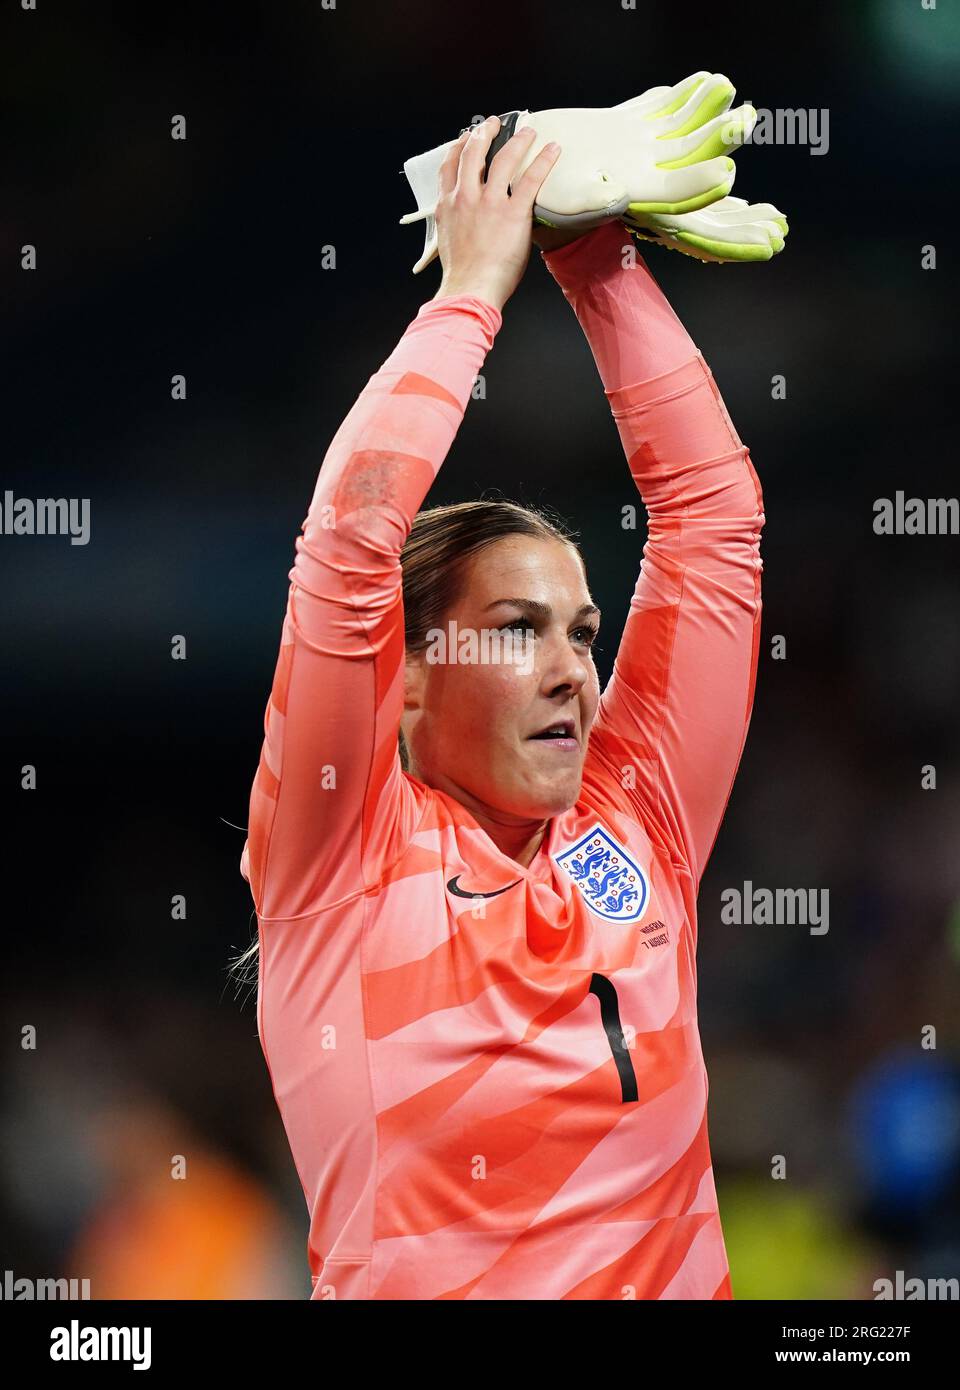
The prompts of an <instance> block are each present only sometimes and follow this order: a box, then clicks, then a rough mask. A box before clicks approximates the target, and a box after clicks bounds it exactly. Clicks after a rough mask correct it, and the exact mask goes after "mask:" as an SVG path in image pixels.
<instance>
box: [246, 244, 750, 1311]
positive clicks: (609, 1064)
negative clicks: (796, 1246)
mask: <svg viewBox="0 0 960 1390" xmlns="http://www.w3.org/2000/svg"><path fill="white" fill-rule="evenodd" d="M626 240H627V238H626V236H625V234H624V232H623V229H622V227H620V226H619V224H608V225H607V226H604V227H601V228H598V229H596V230H595V231H594V232H592V233H590V234H588V235H586V236H584V237H582V238H580V239H579V240H578V241H576V242H574V243H571V244H569V245H568V246H566V247H564V248H562V249H560V250H558V251H556V252H552V253H550V254H549V255H547V256H545V257H544V258H543V259H544V260H545V262H546V264H547V266H548V268H549V270H550V271H551V273H552V274H553V276H554V278H555V279H556V280H557V281H558V283H559V284H560V286H561V288H562V290H563V293H564V294H565V295H566V297H567V299H568V301H569V302H570V304H571V305H572V307H573V309H574V312H575V313H576V315H577V317H578V320H579V322H580V324H581V326H582V328H583V330H584V332H585V334H586V336H587V339H588V341H589V344H590V347H591V349H592V351H593V355H594V359H595V361H596V364H597V368H598V371H599V373H600V377H601V380H602V382H603V386H604V390H605V394H606V397H607V399H608V401H609V403H610V408H611V411H612V414H613V418H614V420H615V422H616V425H617V429H618V431H619V434H620V439H621V441H622V444H623V448H624V452H625V454H626V458H627V463H628V465H629V469H630V473H631V475H632V477H633V480H634V482H635V484H636V487H637V489H638V491H639V494H640V496H641V497H642V500H643V504H644V506H645V508H646V512H647V518H648V533H647V540H646V543H645V545H644V547H643V556H642V563H641V564H640V573H639V578H638V580H637V584H636V588H635V591H634V593H633V596H632V598H631V601H630V607H629V613H628V617H627V621H626V625H625V628H624V631H623V636H622V639H621V642H620V645H619V649H618V652H617V655H616V659H615V663H614V669H613V674H612V676H611V678H610V680H609V682H608V683H607V685H606V687H605V689H604V690H603V692H602V695H601V697H600V704H599V708H598V712H597V716H596V719H595V721H594V724H593V727H592V730H591V733H590V738H589V745H588V748H587V752H586V755H585V761H584V774H583V782H582V789H581V793H580V796H579V798H578V799H577V801H576V803H575V805H573V806H571V807H570V809H569V810H568V811H566V812H564V813H563V814H559V815H556V816H554V817H552V818H551V819H550V820H549V822H548V823H547V827H546V833H545V835H544V838H543V842H542V844H541V846H540V849H539V852H538V853H537V854H536V856H535V857H534V859H533V860H532V862H531V863H530V864H529V866H526V867H524V866H522V865H520V864H518V863H517V862H516V861H515V860H513V859H511V858H509V857H508V856H506V855H505V854H504V853H502V852H501V851H500V850H499V849H498V847H497V845H496V844H495V843H494V842H493V840H492V839H491V838H490V837H489V835H488V834H487V833H486V831H485V830H484V829H483V828H482V827H481V826H480V825H479V824H478V823H477V821H476V820H475V819H474V818H473V816H472V815H471V814H470V813H469V812H468V811H467V810H466V808H465V807H464V806H463V805H461V804H460V803H459V802H457V801H456V800H455V799H453V798H452V797H451V796H449V795H447V794H445V793H444V792H442V791H440V790H438V789H436V788H434V787H431V786H428V785H425V784H424V783H423V782H422V781H420V780H419V779H418V778H417V777H415V776H413V775H410V774H409V773H407V772H405V771H404V770H403V769H402V766H401V763H400V760H399V755H398V747H397V732H398V728H399V724H400V716H401V710H402V701H403V666H404V618H403V602H402V587H401V566H400V555H401V550H402V547H403V544H404V541H405V539H406V537H407V535H408V534H409V531H410V528H411V526H412V523H413V519H414V516H415V515H416V513H417V511H418V509H419V507H420V506H421V504H422V503H423V501H424V498H425V497H426V494H427V492H428V490H429V488H430V485H431V483H432V482H433V480H434V478H435V477H436V474H437V472H438V470H439V468H440V466H441V464H442V463H443V460H444V458H445V457H446V454H447V451H448V450H449V448H450V445H451V443H452V442H453V439H454V436H455V435H456V433H457V429H458V427H459V425H460V422H461V419H462V418H463V414H464V411H465V409H466V405H467V402H468V400H469V399H470V395H471V388H472V386H473V383H474V381H475V378H476V377H477V374H478V372H479V370H480V368H481V366H482V364H483V361H484V359H485V356H486V354H487V353H488V351H489V350H490V348H491V347H492V345H493V341H494V338H495V336H496V334H497V332H498V330H499V328H500V326H501V315H500V313H499V311H498V310H497V309H496V308H494V307H493V306H492V305H490V304H487V303H486V302H484V301H483V300H482V299H479V298H476V297H474V296H470V295H464V296H457V297H451V298H446V299H439V300H431V301H430V302H429V303H427V304H424V305H423V307H422V308H421V309H420V311H419V312H418V314H417V315H416V317H415V318H414V320H413V321H412V322H411V323H410V325H409V327H408V328H407V330H406V332H405V333H404V334H403V337H402V338H401V339H400V341H399V343H398V345H397V347H396V348H395V349H394V351H393V352H392V353H391V355H390V356H389V357H388V358H387V360H386V361H385V362H384V363H383V365H382V367H381V368H380V369H379V371H377V372H376V373H375V374H374V375H373V376H372V377H371V378H370V379H369V381H368V382H367V385H366V386H365V387H364V389H363V391H362V392H361V394H360V396H359V398H358V399H357V401H356V403H355V404H354V405H353V407H352V409H351V410H350V412H349V414H348V415H347V417H346V419H345V420H344V421H343V424H342V425H341V426H340V428H339V430H338V431H337V433H336V435H335V437H334V438H333V441H332V442H331V444H330V446H329V449H328V451H327V455H326V457H325V459H324V461H323V465H322V467H321V470H320V474H319V480H318V482H317V486H316V491H315V493H314V496H313V500H312V503H311V505H310V509H309V513H308V515H307V517H306V520H305V522H304V524H303V528H302V534H301V535H300V536H299V537H298V538H297V542H296V558H295V562H294V565H293V568H292V570H291V572H290V581H291V582H290V589H289V597H288V603H287V611H286V617H285V621H284V625H283V633H282V639H281V646H280V655H279V660H278V663H277V667H276V674H275V678H274V682H273V688H272V693H271V696H270V700H269V703H268V706H267V711H266V718H265V739H264V743H263V751H262V756H261V760H260V765H259V768H258V770H257V773H256V777H255V780H254V784H253V789H252V793H251V802H250V824H249V833H248V840H247V844H246V845H245V847H244V852H243V857H242V863H241V869H242V872H243V874H244V876H245V877H246V878H247V879H248V881H249V883H250V887H251V891H252V894H253V898H254V903H255V906H256V910H257V917H258V930H259V945H260V957H259V988H258V1009H257V1021H258V1031H259V1036H260V1042H261V1045H262V1048H263V1052H264V1055H265V1058H266V1061H267V1065H268V1068H269V1072H270V1076H271V1081H272V1085H273V1090H274V1094H275V1096H276V1100H277V1104H278V1106H279V1109H280V1113H281V1115H282V1118H283V1123H284V1126H285V1129H286V1132H287V1136H288V1139H289V1142H290V1147H291V1151H292V1154H293V1158H294V1161H295V1163H296V1167H297V1171H298V1173H299V1177H300V1181H301V1184H302V1186H303V1191H304V1195H305V1198H306V1203H307V1207H308V1211H309V1219H310V1231H309V1238H308V1248H307V1252H308V1259H309V1263H310V1269H311V1276H312V1283H313V1297H314V1298H318V1299H322V1298H348V1299H463V1298H469V1299H544V1300H552V1299H611V1298H615V1299H625V1298H643V1299H659V1298H663V1299H676V1298H684V1299H687V1298H697V1299H701V1298H702V1299H713V1298H718V1299H722V1298H730V1297H732V1291H731V1285H730V1278H729V1270H728V1263H727V1257H726V1252H725V1248H724V1243H723V1235H722V1230H721V1225H720V1218H719V1213H718V1206H717V1196H716V1189H715V1185H714V1178H713V1170H712V1165H711V1158H710V1151H709V1144H708V1134H707V1090H708V1082H707V1074H706V1069H705V1066H704V1059H703V1054H702V1050H701V1045H700V1038H699V1031H698V1026H697V1014H696V939H697V917H696V898H697V891H698V887H699V883H700V879H701V876H702V874H703V871H704V867H705V865H706V862H707V859H708V857H709V855H710V852H711V849H712V846H713V843H714V840H715V838H716V835H717V831H718V828H719V825H720V822H721V819H722V816H723V812H724V809H725V807H726V803H727V800H728V797H729V795H730V791H731V787H732V784H733V780H734V777H735V774H736V771H737V767H738V764H739V761H740V757H741V753H742V750H743V745H744V740H745V738H746V733H747V727H748V724H749V719H750V711H751V705H752V700H753V691H754V682H755V676H756V665H757V647H758V636H759V625H760V573H761V560H760V555H759V538H760V532H761V529H762V526H763V521H764V517H763V512H762V500H761V492H760V486H759V483H758V480H757V476H756V474H755V472H754V470H753V467H752V465H751V462H750V459H749V456H748V453H747V450H746V448H745V447H744V445H743V444H742V443H741V441H740V439H739V438H738V436H737V433H736V431H735V429H734V427H733V425H732V424H731V421H730V419H729V416H728V414H727V412H726V410H725V408H724V406H723V403H722V400H721V398H720V395H719V392H718V390H717V387H716V384H715V382H714V379H713V377H712V375H711V373H710V370H709V368H708V367H707V365H706V363H705V362H704V360H703V357H702V356H701V354H700V353H699V351H698V350H697V348H696V347H695V345H694V344H693V342H692V340H691V339H690V338H689V336H688V335H687V333H686V331H685V330H684V329H683V327H682V325H681V324H680V322H679V320H678V319H677V318H676V316H675V315H674V313H673V311H672V309H671V308H670V306H669V304H668V303H667V301H666V299H665V298H664V296H663V295H662V293H661V292H660V290H659V288H658V286H657V285H656V282H655V281H654V280H653V277H652V276H651V275H650V274H649V271H648V270H647V269H646V267H645V266H644V264H643V262H642V261H639V260H638V262H637V264H635V265H632V266H631V265H630V263H629V259H630V258H628V257H624V256H623V254H622V249H623V248H622V244H623V243H624V242H625V241H626ZM635 534H636V532H632V531H629V530H626V531H624V532H623V533H622V536H623V541H622V543H623V544H627V543H629V541H630V539H631V538H632V536H633V535H635Z"/></svg>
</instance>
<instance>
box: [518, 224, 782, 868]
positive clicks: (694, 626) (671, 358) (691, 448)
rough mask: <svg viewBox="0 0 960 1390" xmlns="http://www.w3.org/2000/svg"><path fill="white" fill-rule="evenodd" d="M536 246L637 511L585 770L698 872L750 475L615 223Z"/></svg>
mask: <svg viewBox="0 0 960 1390" xmlns="http://www.w3.org/2000/svg"><path fill="white" fill-rule="evenodd" d="M631 251H632V253H633V254H632V255H631V254H630V252H631ZM625 253H626V254H625ZM543 259H544V261H545V262H546V264H547V266H548V267H549V269H550V272H551V274H552V275H553V276H554V278H555V279H556V280H557V282H558V283H559V284H560V286H561V288H562V289H563V292H564V294H565V296H566V298H567V300H568V301H569V303H570V304H571V306H572V307H573V309H574V312H575V313H576V315H577V318H578V320H579V322H580V325H581V327H582V328H583V331H584V333H585V334H586V337H587V339H588V341H589V344H590V348H591V350H592V352H593V355H594V360H595V361H596V364H597V368H598V370H599V373H600V377H601V380H602V381H603V385H604V390H605V394H606V396H607V399H608V401H609V402H610V409H611V411H612V414H613V417H614V420H615V421H616V424H617V428H618V430H619V433H620V438H621V441H622V444H623V448H624V452H625V454H626V457H627V462H628V464H629V467H630V473H631V475H632V477H633V480H634V482H635V483H636V486H637V488H638V490H639V492H640V495H641V497H642V498H643V502H644V505H645V507H646V511H647V517H648V536H647V542H646V544H645V546H644V549H643V562H642V564H641V567H640V576H639V578H638V580H637V584H636V588H635V590H634V593H633V597H632V598H631V601H630V608H629V612H628V616H627V622H626V625H625V628H624V632H623V637H622V640H621V643H620V647H619V650H618V653H617V657H616V660H615V663H614V669H613V675H612V676H611V679H610V681H609V682H608V684H607V686H606V689H605V690H604V692H603V695H602V697H601V701H600V708H599V711H598V714H597V719H596V721H595V724H594V727H593V731H592V733H591V737H590V749H589V753H588V758H587V765H586V767H585V774H584V780H585V783H586V782H587V781H588V780H589V778H590V776H595V777H597V778H599V779H600V780H602V781H603V782H604V783H605V784H606V785H607V786H608V787H614V788H615V789H618V790H619V795H622V796H624V797H626V798H627V799H628V800H630V801H634V800H635V801H636V802H637V804H638V805H639V806H640V807H641V809H642V811H643V813H644V814H645V815H647V816H649V817H650V818H652V820H653V821H654V823H655V824H656V825H657V826H658V827H659V829H660V830H661V832H662V833H663V834H664V836H665V837H666V839H667V842H668V844H669V846H670V849H671V852H672V854H673V855H674V856H675V858H676V862H677V863H678V864H680V865H682V866H685V867H686V868H687V869H688V870H689V872H690V874H691V875H692V877H693V880H694V883H695V884H699V882H700V879H701V878H702V875H703V871H704V868H705V867H706V863H707V860H708V858H709V856H710V853H711V850H712V848H713V845H714V841H715V840H716V836H717V832H718V830H719V827H720V822H721V820H722V818H723V813H724V810H725V809H726V805H727V801H728V799H729V796H730V792H731V789H732V786H733V781H734V777H735V776H736V772H737V768H738V766H739V763H740V757H741V754H742V752H743V746H744V742H745V740H746V735H747V729H748V727H749V723H750V712H751V708H752V704H753V692H754V684H755V681H756V670H757V654H758V643H759V635H760V608H761V605H760V574H761V569H762V561H761V559H760V533H761V530H762V527H763V523H764V515H763V500H762V495H761V491H760V482H759V479H758V478H757V475H756V473H755V472H754V469H753V466H752V464H751V462H750V457H749V454H748V452H747V450H746V448H745V447H744V445H743V443H742V442H741V440H740V438H739V436H738V435H737V432H736V430H735V429H734V427H733V424H732V422H731V420H730V417H729V415H728V414H727V411H726V409H725V407H724V404H723V401H722V399H721V397H720V393H719V391H718V389H717V386H716V383H715V381H714V379H713V375H712V374H711V372H710V369H709V367H708V366H707V364H706V362H705V361H704V359H703V357H702V355H701V354H700V352H699V351H698V350H697V347H696V344H695V343H694V342H693V340H692V339H691V338H690V335H689V334H688V333H687V331H686V329H685V328H684V327H683V325H682V324H681V322H680V320H679V319H678V318H677V316H676V314H675V313H674V312H673V310H672V309H671V307H670V305H669V303H668V302H667V300H666V298H665V297H664V295H663V293H662V292H661V290H660V288H659V286H658V285H657V283H656V281H655V280H654V278H653V276H652V275H651V274H650V272H649V271H648V270H647V268H646V266H645V264H644V263H643V261H642V259H641V258H640V257H639V255H638V254H637V253H636V252H635V250H634V248H633V243H632V240H631V238H630V237H629V235H628V233H626V232H625V231H624V229H623V227H622V226H620V225H619V224H618V223H609V224H607V225H605V226H603V227H600V228H598V229H597V230H596V231H594V232H591V233H589V234H588V235H586V236H584V237H581V238H580V239H579V240H577V241H574V242H572V243H570V244H569V245H567V246H564V247H562V248H561V249H559V250H555V251H551V252H548V253H546V254H545V255H544V257H543ZM631 534H632V533H631V532H630V531H624V537H628V536H629V535H631ZM634 779H635V785H634Z"/></svg>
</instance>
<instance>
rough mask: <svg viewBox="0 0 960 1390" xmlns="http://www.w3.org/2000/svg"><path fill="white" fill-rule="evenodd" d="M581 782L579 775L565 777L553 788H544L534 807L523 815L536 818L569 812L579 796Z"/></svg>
mask: <svg viewBox="0 0 960 1390" xmlns="http://www.w3.org/2000/svg"><path fill="white" fill-rule="evenodd" d="M582 781H583V779H582V777H581V776H580V775H577V776H576V777H565V778H564V779H563V781H562V782H559V783H558V784H557V785H556V786H555V787H548V788H544V790H543V792H542V793H541V795H540V796H538V797H537V799H536V800H537V804H536V806H535V807H531V808H530V809H528V810H527V811H526V812H525V814H527V815H531V816H538V817H540V816H560V815H562V814H563V812H564V811H569V810H570V807H571V806H572V805H573V804H574V802H575V801H576V799H577V797H578V796H579V795H580V787H581V784H582Z"/></svg>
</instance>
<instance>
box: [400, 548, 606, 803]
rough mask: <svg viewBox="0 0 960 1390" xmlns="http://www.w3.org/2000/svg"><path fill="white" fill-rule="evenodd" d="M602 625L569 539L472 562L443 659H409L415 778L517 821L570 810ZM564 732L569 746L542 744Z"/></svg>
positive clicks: (489, 552) (481, 555) (407, 732)
mask: <svg viewBox="0 0 960 1390" xmlns="http://www.w3.org/2000/svg"><path fill="white" fill-rule="evenodd" d="M599 616H600V615H599V610H598V609H597V608H596V606H595V605H594V603H593V600H592V599H591V597H590V591H589V589H588V588H587V583H586V579H585V577H584V573H583V566H582V563H581V561H580V558H579V556H578V555H577V553H576V551H575V550H574V549H573V548H572V547H571V546H568V545H565V544H564V543H563V542H561V541H552V540H537V539H534V538H533V537H530V536H507V537H505V538H504V539H503V540H499V541H495V542H494V543H493V544H492V545H488V546H486V547H485V548H484V549H483V550H481V551H479V552H478V553H477V554H476V555H474V556H472V557H471V559H470V561H469V563H468V568H467V571H466V578H465V584H464V590H463V594H462V596H461V598H460V601H459V602H458V603H457V604H455V605H454V606H453V607H452V608H451V609H450V610H449V611H448V612H447V614H446V616H445V618H444V622H443V625H442V631H443V634H444V637H445V639H446V650H445V651H444V650H443V648H442V647H439V646H435V647H434V649H433V652H434V660H430V659H429V653H430V648H429V647H428V651H427V652H425V653H424V652H421V653H418V654H416V656H410V657H408V661H407V673H406V692H405V710H406V712H405V714H404V717H403V722H402V729H403V734H404V738H405V740H406V743H407V747H408V749H409V751H410V756H411V768H410V770H411V772H412V773H413V775H414V776H416V777H418V778H419V779H420V780H421V781H423V782H426V783H427V785H428V786H433V787H437V788H439V789H440V790H441V791H445V792H447V793H448V794H449V795H451V796H453V797H455V798H456V799H457V800H459V801H461V802H462V803H463V804H464V805H466V806H467V808H468V809H471V810H472V809H475V808H479V809H481V810H484V811H486V812H488V813H493V814H494V815H498V814H499V816H500V817H502V818H505V819H508V820H512V819H513V818H514V817H516V818H517V819H518V820H520V821H522V820H525V819H539V818H541V817H549V816H552V815H555V814H558V813H559V812H561V811H565V810H567V809H568V808H569V807H570V806H572V805H573V804H574V802H575V801H576V799H577V796H578V795H579V792H580V782H581V777H582V772H583V760H584V755H585V753H586V749H587V738H588V735H589V733H590V728H591V726H592V724H593V720H594V716H595V715H596V712H597V703H598V700H599V696H600V690H599V684H598V680H597V671H596V667H595V666H594V662H593V656H592V654H591V645H592V642H593V639H594V637H595V635H596V629H597V624H598V621H599ZM451 623H452V624H454V625H455V627H454V634H453V635H454V638H455V640H454V641H452V642H451V641H450V636H451V633H450V624H451ZM524 632H527V634H528V636H527V641H526V644H525V645H524V644H523V642H522V640H521V634H522V633H524ZM491 633H492V636H491V635H490V634H491ZM530 634H532V635H530ZM471 635H472V641H473V643H474V650H473V652H471V651H470V649H469V647H468V646H466V645H465V644H466V643H467V642H468V641H470V640H471ZM511 643H515V645H514V646H513V650H512V652H511V649H510V644H511ZM498 644H502V645H498ZM438 654H439V655H440V656H441V658H444V659H441V660H439V661H438V660H436V656H437V655H438ZM460 654H462V657H465V658H466V659H458V660H454V659H453V657H454V656H455V655H460ZM496 656H499V657H500V659H499V660H497V659H496ZM563 722H566V723H567V725H568V726H569V729H568V732H569V737H567V738H559V739H558V738H554V739H552V740H550V739H537V738H535V737H533V735H536V734H539V733H541V732H542V731H544V730H546V729H548V728H549V727H550V726H551V725H556V724H559V723H563Z"/></svg>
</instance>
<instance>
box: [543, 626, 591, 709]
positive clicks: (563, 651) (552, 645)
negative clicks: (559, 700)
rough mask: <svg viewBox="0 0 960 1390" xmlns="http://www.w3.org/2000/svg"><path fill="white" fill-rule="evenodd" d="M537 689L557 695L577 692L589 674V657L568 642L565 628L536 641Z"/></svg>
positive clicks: (546, 693)
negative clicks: (538, 644)
mask: <svg viewBox="0 0 960 1390" xmlns="http://www.w3.org/2000/svg"><path fill="white" fill-rule="evenodd" d="M539 675H540V690H541V693H542V694H544V695H547V696H551V697H552V698H554V699H556V697H557V696H558V695H569V696H573V695H579V693H580V691H581V690H582V689H583V687H584V685H585V684H586V682H587V680H588V679H589V676H590V657H589V656H582V655H580V653H578V652H576V651H575V650H574V649H573V647H572V646H571V645H570V639H569V637H568V636H567V634H566V632H563V633H558V634H556V635H550V636H547V637H545V638H544V640H543V642H542V643H541V645H540V671H539Z"/></svg>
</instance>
